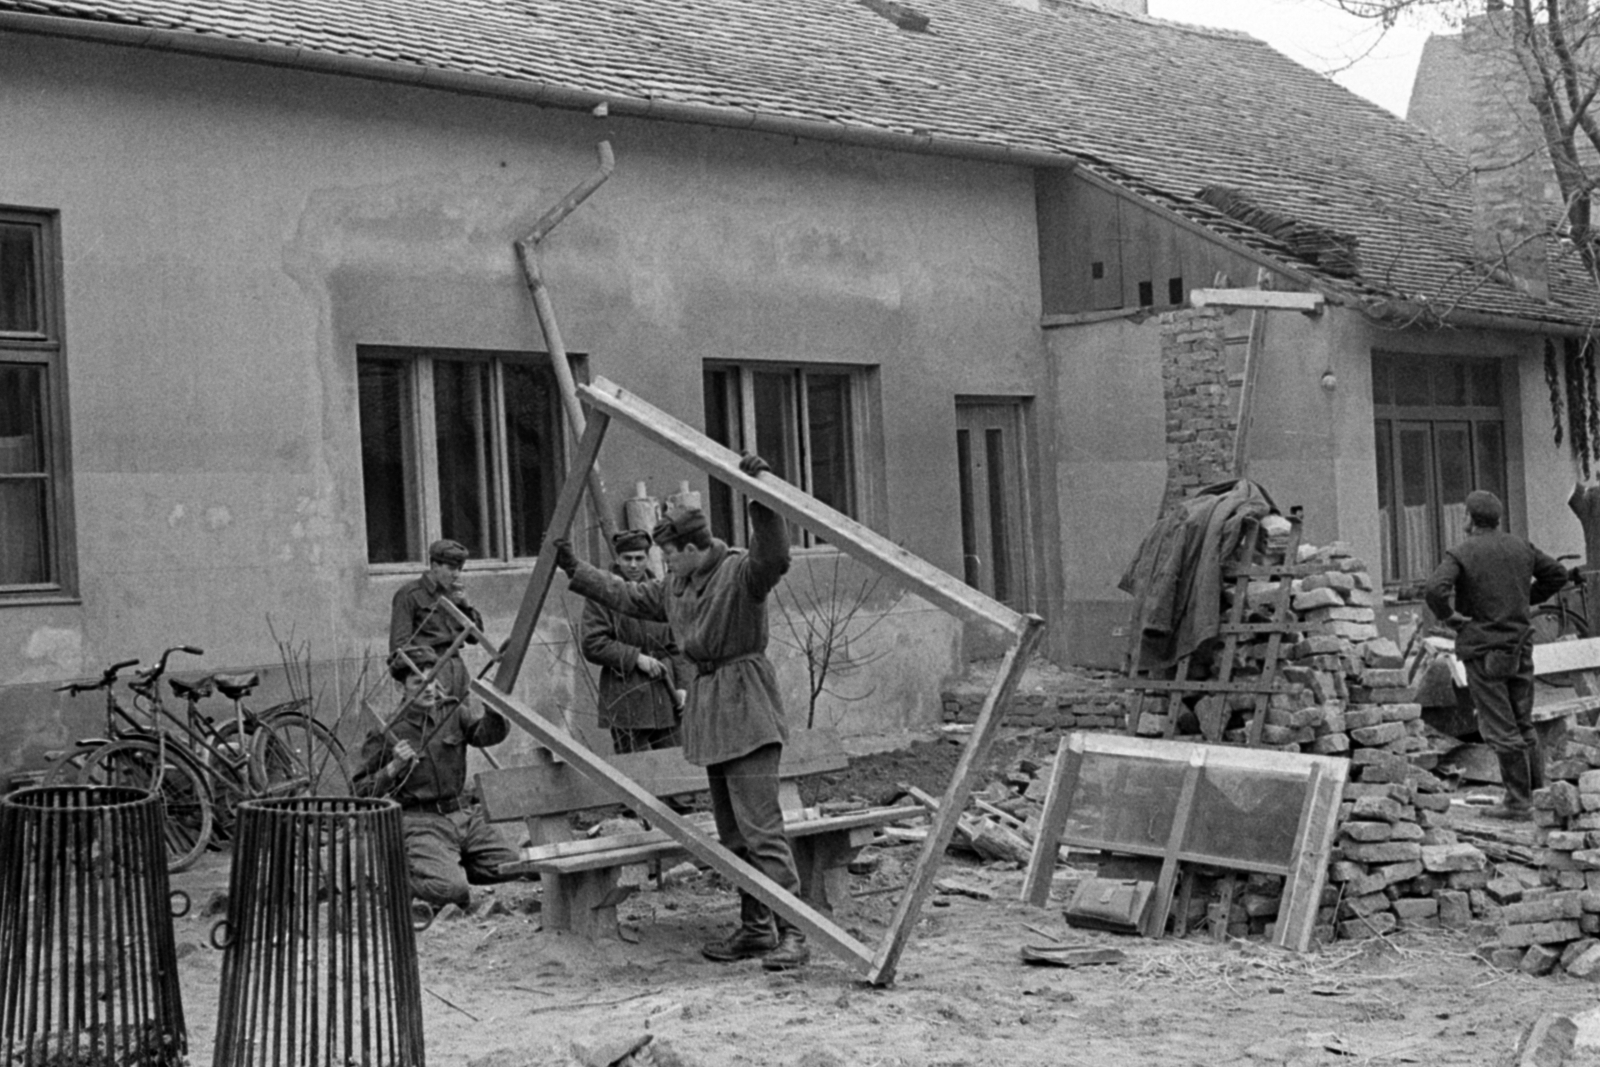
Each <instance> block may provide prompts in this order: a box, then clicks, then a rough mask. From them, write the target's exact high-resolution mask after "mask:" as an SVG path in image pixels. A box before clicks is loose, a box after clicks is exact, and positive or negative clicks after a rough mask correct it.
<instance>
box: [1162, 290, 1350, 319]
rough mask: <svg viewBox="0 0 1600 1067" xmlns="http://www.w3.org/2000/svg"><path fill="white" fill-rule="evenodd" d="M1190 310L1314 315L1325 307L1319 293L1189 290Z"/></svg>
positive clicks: (1323, 299) (1325, 299) (1323, 298)
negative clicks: (1293, 312)
mask: <svg viewBox="0 0 1600 1067" xmlns="http://www.w3.org/2000/svg"><path fill="white" fill-rule="evenodd" d="M1189 303H1190V305H1192V306H1193V307H1197V308H1204V307H1214V308H1222V309H1223V310H1225V311H1304V312H1306V313H1307V314H1316V313H1317V312H1319V311H1321V310H1322V305H1323V304H1325V303H1327V298H1326V297H1324V296H1323V295H1322V294H1321V293H1284V292H1279V291H1277V290H1275V289H1191V290H1189Z"/></svg>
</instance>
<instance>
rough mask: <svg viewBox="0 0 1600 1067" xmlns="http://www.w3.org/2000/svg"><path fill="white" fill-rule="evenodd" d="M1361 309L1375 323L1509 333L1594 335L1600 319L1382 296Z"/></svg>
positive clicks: (1597, 330) (1363, 305) (1563, 335)
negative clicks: (1443, 307) (1445, 306)
mask: <svg viewBox="0 0 1600 1067" xmlns="http://www.w3.org/2000/svg"><path fill="white" fill-rule="evenodd" d="M1360 308H1361V311H1362V313H1363V314H1365V315H1366V316H1367V317H1368V318H1370V319H1373V320H1374V321H1376V322H1381V323H1386V324H1390V325H1399V326H1416V327H1424V328H1431V329H1449V328H1451V327H1458V328H1462V329H1472V330H1504V331H1506V332H1508V333H1532V334H1541V335H1547V336H1553V337H1593V336H1594V335H1595V334H1596V333H1600V318H1597V319H1595V320H1593V321H1591V322H1588V323H1582V322H1557V321H1553V320H1550V319H1529V318H1522V317H1520V316H1517V315H1501V314H1496V313H1494V312H1489V311H1463V310H1460V309H1454V310H1447V311H1444V312H1440V311H1439V309H1438V308H1436V307H1434V306H1432V305H1431V304H1428V303H1426V302H1423V301H1417V300H1395V299H1383V298H1378V299H1372V300H1364V301H1361V302H1360Z"/></svg>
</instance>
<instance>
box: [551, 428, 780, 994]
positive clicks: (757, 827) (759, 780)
mask: <svg viewBox="0 0 1600 1067" xmlns="http://www.w3.org/2000/svg"><path fill="white" fill-rule="evenodd" d="M739 467H740V469H741V470H743V471H744V472H745V473H746V474H748V475H751V476H752V477H755V476H757V475H759V474H760V473H761V472H763V471H768V470H770V469H771V468H769V467H768V466H767V464H766V463H765V462H764V461H763V460H762V459H761V458H760V457H759V456H745V457H744V459H743V460H741V461H740V464H739ZM750 526H751V539H750V549H749V551H745V550H744V549H739V548H730V547H728V545H727V544H725V543H724V542H722V541H720V540H718V539H717V538H715V537H712V536H711V529H710V526H709V524H708V523H707V522H706V516H705V513H704V512H702V511H701V510H700V509H699V508H682V509H674V510H673V511H670V512H668V514H667V517H666V519H665V521H663V522H662V523H661V524H660V525H658V526H657V527H656V528H655V529H654V530H653V531H652V532H651V536H652V537H653V538H654V539H655V542H656V544H658V545H660V546H661V551H662V556H663V558H664V559H665V560H666V564H667V569H668V571H669V572H670V573H669V574H668V576H667V577H666V578H664V579H663V578H652V579H648V580H645V581H637V582H630V581H626V580H624V579H623V578H622V577H621V576H619V575H615V574H607V573H606V572H605V571H602V570H600V569H599V568H597V567H591V566H589V565H588V564H586V563H582V562H581V561H579V559H578V557H577V556H576V555H574V554H573V551H572V545H571V544H569V543H568V542H567V541H565V540H557V541H554V542H552V544H551V548H553V549H554V550H555V553H556V565H557V566H559V567H560V568H561V569H562V570H564V571H566V572H567V575H568V577H569V578H570V579H571V588H572V590H573V591H574V592H577V593H579V594H581V595H583V596H585V597H587V598H589V599H590V600H593V601H597V602H599V603H601V604H604V605H605V606H607V607H609V608H611V609H613V610H615V611H619V612H622V613H623V614H626V615H632V616H634V617H636V618H641V619H650V620H654V621H657V622H666V623H669V624H670V625H671V627H672V632H673V634H674V635H675V636H676V637H677V640H678V647H679V648H681V649H682V650H683V654H684V656H685V657H686V658H687V659H689V660H690V661H691V662H692V663H693V665H694V668H695V678H694V684H693V686H692V687H691V690H690V696H689V706H688V710H687V711H686V712H685V714H684V719H683V754H684V757H685V758H686V759H687V760H688V761H689V762H690V763H694V764H697V765H699V766H702V767H704V768H705V769H706V777H707V779H708V782H709V785H710V792H711V809H712V814H713V815H714V816H715V817H716V823H717V836H718V837H719V838H720V839H721V840H722V843H723V844H724V845H725V846H726V847H727V848H728V850H729V851H731V852H732V853H733V854H734V855H736V856H738V857H739V858H740V859H742V860H744V861H745V862H747V863H749V864H750V865H751V866H753V867H755V868H756V869H757V870H759V871H761V873H763V874H765V875H766V876H767V877H768V878H771V879H772V880H773V881H775V882H777V883H778V884H779V885H781V886H783V887H784V888H785V889H787V890H789V891H790V892H791V893H796V894H798V893H799V890H800V877H799V874H798V873H797V871H796V870H795V863H794V854H793V853H792V852H791V851H790V848H789V840H788V838H786V837H785V836H784V833H783V809H782V805H781V804H780V802H779V800H778V762H779V759H780V757H781V756H782V753H783V744H784V742H785V741H786V740H787V739H788V728H787V726H786V724H785V722H784V715H783V705H782V701H781V699H780V697H779V694H778V682H777V677H776V675H775V674H774V672H773V668H772V662H771V661H770V660H768V659H767V656H766V647H767V595H768V594H769V593H771V592H772V590H773V588H774V587H776V586H777V584H778V582H779V580H781V579H782V578H783V575H784V573H785V572H786V571H788V569H789V536H788V530H787V528H786V527H785V525H784V521H783V517H782V516H780V515H778V514H777V513H775V512H773V511H771V510H770V509H768V508H767V507H765V506H763V505H762V504H760V503H758V502H756V501H752V502H751V504H750ZM740 898H741V899H740V909H739V912H740V924H739V928H738V930H736V931H735V932H734V934H733V935H732V936H731V937H728V938H725V939H722V940H719V941H713V942H711V943H709V944H707V945H705V946H704V947H703V948H702V949H701V953H702V954H703V955H705V956H706V957H707V958H708V959H713V960H718V961H732V960H740V959H748V958H751V957H762V965H763V966H764V967H766V968H767V969H768V970H774V971H780V970H788V969H790V968H794V967H800V966H803V965H804V964H805V963H806V962H808V961H809V959H810V955H811V954H810V949H809V948H808V947H807V946H806V938H805V934H804V932H802V931H801V930H800V929H799V928H798V927H796V926H793V925H791V924H790V923H789V922H788V921H787V920H785V919H784V918H783V917H782V916H779V915H775V914H774V913H773V911H772V910H771V909H770V908H768V907H767V906H766V905H765V904H763V903H762V902H761V901H759V900H757V899H756V898H755V897H753V896H750V895H748V894H743V893H741V894H740Z"/></svg>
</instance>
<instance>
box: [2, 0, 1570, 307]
mask: <svg viewBox="0 0 1600 1067" xmlns="http://www.w3.org/2000/svg"><path fill="white" fill-rule="evenodd" d="M7 12H11V13H16V14H21V15H49V16H58V17H62V18H67V19H81V20H92V21H95V22H106V21H110V22H118V23H128V24H134V25H140V26H147V27H151V28H157V29H165V30H176V31H179V32H184V33H193V34H199V35H207V36H213V37H224V38H232V39H236V40H239V41H244V42H251V43H256V44H265V45H275V46H281V47H283V48H286V49H298V50H301V51H302V52H304V53H308V54H312V55H315V54H318V53H331V54H338V55H345V56H351V57H358V58H363V59H370V60H378V61H383V62H388V63H394V64H401V65H413V66H416V67H419V68H437V69H439V70H444V71H452V72H457V73H460V74H467V75H477V76H482V77H486V78H495V79H506V80H509V81H515V82H527V83H537V84H540V85H543V86H545V87H548V88H550V89H553V90H566V91H569V92H572V93H575V94H578V95H580V96H582V95H585V94H594V95H596V96H597V97H604V98H609V99H610V100H613V101H616V102H618V103H619V104H621V103H623V102H628V101H643V100H652V101H656V102H666V103H674V104H684V105H697V106H709V107H717V108H724V109H730V110H731V109H738V110H742V111H743V112H746V113H751V114H757V115H762V116H771V117H777V118H787V119H797V120H806V121H811V122H815V123H820V124H825V125H828V126H835V127H839V128H841V129H852V130H858V131H878V132H884V133H900V134H912V135H920V136H927V137H934V138H939V139H941V140H942V141H944V142H946V143H949V142H957V143H960V144H969V145H972V146H982V147H984V148H987V149H995V148H1009V149H1017V150H1021V151H1025V152H1029V153H1050V154H1061V155H1063V156H1071V157H1075V158H1076V159H1078V160H1079V162H1080V165H1082V166H1084V167H1087V168H1089V169H1092V170H1094V171H1096V172H1097V173H1099V174H1101V175H1102V176H1104V177H1107V178H1110V179H1111V180H1113V181H1116V182H1118V183H1119V184H1122V185H1125V186H1126V187H1128V188H1130V189H1132V190H1133V191H1135V192H1137V193H1139V194H1141V195H1144V196H1147V197H1149V198H1151V199H1153V200H1155V201H1157V202H1159V203H1161V204H1162V205H1164V206H1166V207H1169V208H1172V209H1174V210H1177V211H1179V212H1181V213H1184V214H1186V215H1188V216H1190V217H1191V218H1193V219H1195V220H1197V221H1200V222H1201V223H1202V224H1204V225H1206V226H1208V227H1211V228H1213V229H1215V230H1216V231H1217V232H1218V233H1221V234H1224V235H1226V236H1228V237H1230V238H1232V239H1234V240H1239V241H1243V242H1245V243H1248V244H1251V245H1253V246H1255V247H1257V248H1259V249H1261V250H1263V251H1266V252H1268V253H1270V254H1272V255H1274V256H1277V257H1280V258H1282V259H1283V260H1284V261H1285V262H1286V263H1288V264H1291V265H1294V266H1296V267H1298V268H1300V269H1302V270H1304V271H1305V273H1307V274H1308V275H1311V276H1312V277H1315V278H1318V280H1319V282H1322V283H1325V287H1326V288H1328V289H1330V290H1332V291H1336V292H1344V293H1346V294H1348V295H1351V296H1353V297H1355V298H1358V299H1359V298H1362V297H1388V298H1394V297H1398V298H1402V299H1407V300H1420V301H1422V302H1423V303H1425V304H1427V305H1429V306H1432V307H1435V308H1441V307H1458V308H1460V309H1463V310H1469V311H1475V312H1487V313H1492V314H1498V315H1506V316H1513V317H1516V318H1521V319H1532V320H1538V321H1548V322H1558V323H1585V322H1588V321H1589V319H1590V316H1591V313H1592V312H1594V311H1595V310H1596V308H1595V296H1594V287H1593V285H1592V284H1588V283H1586V282H1585V279H1584V278H1583V276H1582V272H1581V270H1578V269H1577V264H1576V262H1575V257H1573V256H1571V255H1568V256H1566V257H1565V259H1563V258H1562V257H1561V256H1560V254H1559V250H1557V251H1556V252H1553V253H1552V279H1551V283H1552V284H1551V288H1552V294H1553V296H1552V300H1551V301H1549V302H1544V301H1539V300H1535V299H1532V298H1530V297H1528V296H1526V295H1524V294H1522V293H1520V292H1518V291H1517V290H1515V289H1513V288H1511V287H1510V286H1507V285H1503V284H1501V283H1499V282H1497V281H1495V280H1493V279H1491V278H1488V277H1486V276H1485V274H1484V273H1483V272H1482V271H1481V270H1479V269H1477V268H1475V267H1474V266H1473V256H1472V240H1471V232H1470V226H1471V219H1472V211H1471V204H1470V201H1469V198H1468V197H1469V192H1468V185H1467V183H1466V182H1465V180H1464V174H1465V166H1466V165H1465V162H1464V160H1463V159H1462V158H1461V157H1460V156H1458V155H1456V154H1455V153H1453V152H1452V151H1451V150H1450V149H1448V148H1446V147H1444V146H1443V145H1441V144H1440V143H1438V142H1437V141H1435V140H1434V139H1432V138H1431V137H1429V136H1428V135H1427V134H1426V133H1424V132H1423V131H1422V130H1420V129H1418V128H1417V127H1414V126H1412V125H1410V124H1408V123H1406V122H1404V121H1402V120H1400V119H1398V118H1396V117H1395V116H1393V115H1391V114H1389V113H1388V112H1387V111H1384V110H1383V109H1381V108H1379V107H1378V106H1377V105H1376V104H1372V103H1369V102H1368V101H1366V100H1364V99H1362V98H1360V97H1357V96H1355V95H1354V94H1352V93H1350V92H1348V91H1347V90H1345V89H1343V88H1341V87H1340V86H1338V85H1336V84H1334V83H1333V82H1332V81H1329V80H1328V79H1326V78H1324V77H1322V76H1321V75H1319V74H1316V73H1315V72H1313V71H1310V70H1308V69H1306V68H1304V67H1301V66H1299V65H1297V64H1295V63H1294V62H1292V61H1291V60H1289V59H1288V58H1287V57H1285V56H1283V55H1281V54H1280V53H1278V52H1276V51H1274V50H1273V49H1272V48H1270V47H1269V46H1267V45H1266V44H1264V43H1263V42H1261V41H1258V40H1256V39H1254V38H1251V37H1249V36H1246V35H1244V34H1240V33H1234V32H1229V31H1221V30H1214V29H1207V28H1202V27H1195V26H1187V25H1182V24H1178V23H1173V22H1166V21H1162V20H1157V19H1151V18H1146V17H1142V16H1134V15H1127V14H1122V13H1119V12H1115V11H1111V10H1108V9H1104V8H1100V7H1096V6H1093V5H1091V4H1079V3H1074V2H1071V0H270V2H269V0H0V14H3V13H7ZM907 13H909V16H908V15H907ZM920 17H925V18H926V19H927V22H926V24H925V25H921V28H920V29H917V28H902V27H915V26H917V25H918V24H919V23H918V18H920ZM735 113H736V112H735ZM1208 188H1221V189H1226V190H1229V191H1231V193H1232V194H1236V199H1238V200H1239V201H1240V202H1247V203H1248V204H1249V205H1251V208H1252V210H1253V211H1255V212H1257V214H1256V215H1254V216H1252V217H1256V218H1271V219H1274V220H1279V221H1280V222H1281V220H1292V222H1293V223H1295V224H1296V225H1294V226H1286V225H1279V226H1278V227H1277V229H1276V231H1275V232H1276V234H1277V235H1276V236H1274V234H1273V233H1269V232H1264V231H1262V230H1260V229H1257V228H1256V227H1255V226H1253V225H1251V224H1249V223H1248V222H1245V221H1241V218H1240V217H1237V213H1235V214H1229V213H1227V212H1225V211H1223V210H1220V209H1219V208H1217V207H1216V206H1214V205H1213V204H1211V203H1207V202H1206V201H1204V200H1202V199H1201V198H1200V194H1201V192H1202V190H1205V189H1208ZM1213 199H1215V196H1213ZM1285 234H1289V235H1290V237H1291V238H1292V239H1291V240H1289V241H1287V242H1286V240H1285V238H1284V235H1285ZM1307 235H1309V236H1307ZM1323 241H1333V242H1335V243H1337V244H1338V246H1339V247H1340V248H1342V249H1345V250H1358V251H1355V253H1354V254H1355V255H1356V256H1357V259H1358V261H1359V275H1358V276H1357V277H1350V276H1349V274H1350V272H1349V266H1350V264H1349V262H1348V261H1345V260H1343V259H1341V263H1342V266H1341V269H1339V270H1334V271H1329V272H1324V271H1321V270H1319V269H1318V267H1317V266H1316V265H1315V262H1314V261H1315V259H1316V256H1315V255H1313V256H1310V257H1309V258H1308V257H1307V256H1306V254H1305V252H1306V248H1307V247H1310V246H1312V245H1316V244H1318V243H1319V242H1323ZM1308 242H1309V243H1308ZM1297 244H1298V247H1297ZM1297 253H1298V254H1297Z"/></svg>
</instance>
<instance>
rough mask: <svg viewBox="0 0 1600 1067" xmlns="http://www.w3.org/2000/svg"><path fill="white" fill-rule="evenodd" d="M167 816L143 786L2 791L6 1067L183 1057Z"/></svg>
mask: <svg viewBox="0 0 1600 1067" xmlns="http://www.w3.org/2000/svg"><path fill="white" fill-rule="evenodd" d="M162 818H163V813H162V807H161V799H160V797H158V796H156V795H154V794H151V793H148V792H146V791H144V790H142V789H131V788H125V787H118V786H100V787H97V786H79V785H61V786H39V787H36V788H32V789H22V790H19V791H17V792H15V793H12V794H10V795H8V796H4V797H0V1065H3V1067H166V1065H168V1064H171V1065H174V1067H177V1065H181V1064H182V1063H184V1061H185V1057H186V1055H187V1053H188V1047H189V1038H188V1031H187V1030H186V1029H185V1027H184V1022H183V1000H182V995H181V993H180V991H179V988H178V955H177V948H176V945H175V943H174V941H173V934H172V904H171V899H172V894H171V891H170V888H169V885H168V881H167V849H166V844H165V842H164V840H163V837H162ZM180 896H181V894H180Z"/></svg>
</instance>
